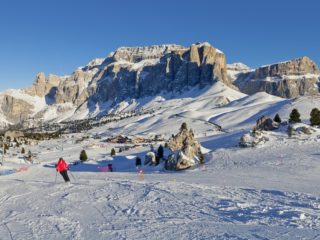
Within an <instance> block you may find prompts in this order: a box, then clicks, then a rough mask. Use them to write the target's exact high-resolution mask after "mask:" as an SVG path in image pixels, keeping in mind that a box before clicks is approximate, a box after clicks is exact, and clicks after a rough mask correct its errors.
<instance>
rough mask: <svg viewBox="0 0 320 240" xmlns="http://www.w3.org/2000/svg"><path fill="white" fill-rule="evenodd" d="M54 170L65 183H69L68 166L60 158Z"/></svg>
mask: <svg viewBox="0 0 320 240" xmlns="http://www.w3.org/2000/svg"><path fill="white" fill-rule="evenodd" d="M56 170H57V172H59V173H60V174H61V176H62V177H63V179H64V181H65V182H70V178H69V176H68V170H69V165H68V163H66V161H65V160H63V158H60V159H59V161H58V163H57V164H56Z"/></svg>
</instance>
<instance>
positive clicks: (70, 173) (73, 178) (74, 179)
mask: <svg viewBox="0 0 320 240" xmlns="http://www.w3.org/2000/svg"><path fill="white" fill-rule="evenodd" d="M69 173H70V175H71V177H72V178H73V180H74V181H75V182H76V181H77V180H76V178H75V177H74V176H73V174H72V173H71V171H69Z"/></svg>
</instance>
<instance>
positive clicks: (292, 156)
mask: <svg viewBox="0 0 320 240" xmlns="http://www.w3.org/2000/svg"><path fill="white" fill-rule="evenodd" d="M319 103H320V99H319V98H318V97H313V98H311V97H301V98H298V99H293V100H287V99H281V98H278V97H274V96H271V95H268V94H266V93H257V94H255V95H252V96H247V95H244V94H242V93H239V92H237V91H235V90H232V89H230V88H227V87H225V86H224V85H223V84H220V83H218V84H216V85H214V86H213V87H212V88H210V89H205V90H202V91H195V90H190V91H189V92H187V93H185V94H183V95H179V97H175V96H172V95H170V96H169V95H168V96H167V95H163V96H158V97H154V98H145V99H139V100H137V101H131V102H127V103H123V104H122V107H123V108H125V109H129V110H130V109H136V108H137V107H140V108H143V109H154V113H149V114H145V115H140V116H135V117H132V118H128V119H123V120H121V121H117V122H110V123H108V124H106V125H103V126H100V127H96V128H94V129H92V130H90V131H88V132H85V133H77V134H68V135H64V136H63V138H62V139H57V140H48V141H42V142H39V144H38V145H34V146H24V147H25V148H26V151H28V150H31V152H32V153H34V154H35V155H36V158H35V160H36V161H35V162H34V163H32V164H31V163H29V162H28V161H25V160H24V159H23V158H22V155H21V154H20V153H19V152H20V151H21V149H19V148H15V149H14V148H10V151H9V152H8V154H7V155H6V157H5V158H4V162H3V166H0V175H1V176H0V217H1V222H0V239H15V240H16V239H23V240H25V239H48V240H49V239H319V238H320V190H319V182H320V174H319V171H320V164H319V162H320V161H319V156H320V150H319V141H320V129H318V128H314V131H313V132H312V134H311V135H306V134H302V133H298V132H297V133H296V134H295V135H293V136H292V137H291V138H289V137H288V136H287V134H286V130H285V126H284V127H282V128H280V129H279V130H276V131H274V132H265V133H264V134H266V136H267V137H268V138H269V139H270V140H269V141H268V142H266V143H265V144H263V145H261V146H259V147H256V148H239V147H238V143H239V139H240V137H241V136H242V135H243V134H245V133H248V132H249V131H250V129H252V127H253V126H254V124H255V121H256V120H257V119H258V118H259V117H260V116H261V115H267V116H271V117H273V116H274V115H275V114H276V113H279V114H280V116H281V118H282V119H283V120H287V118H288V116H289V113H290V111H291V110H292V109H293V108H298V109H299V111H300V113H301V117H302V120H303V123H302V124H301V125H297V126H296V128H300V127H303V126H307V125H306V124H308V123H309V120H308V119H309V114H310V110H311V109H312V108H313V107H315V106H319ZM182 122H187V124H188V126H190V127H191V128H192V129H193V130H194V132H195V137H196V138H197V139H198V140H199V141H200V143H201V145H202V147H203V152H204V153H205V164H204V165H201V166H200V167H197V168H194V169H189V170H187V171H181V172H172V171H166V170H164V168H163V163H161V164H160V165H158V166H156V167H152V166H144V165H143V166H142V167H139V168H136V166H135V157H136V156H139V157H141V158H142V162H143V160H144V156H145V154H146V153H147V152H148V151H149V150H150V146H148V145H143V144H140V145H139V144H138V145H136V146H134V145H133V144H132V145H129V146H130V147H132V148H130V149H127V150H123V151H122V152H120V153H118V150H119V148H120V147H123V146H126V145H124V144H112V143H108V142H106V141H105V140H106V139H107V138H109V137H111V136H116V135H119V134H123V135H125V136H133V137H146V138H147V137H150V138H153V137H154V136H155V135H156V134H161V135H163V136H164V138H165V139H167V138H168V137H170V136H171V134H175V133H176V132H177V131H178V129H179V127H180V125H181V123H182ZM215 124H218V125H220V126H221V127H222V131H219V130H217V127H216V125H215ZM96 135H98V136H100V137H101V139H96V138H94V137H93V136H96ZM86 137H88V138H86ZM80 139H82V141H79V140H80ZM159 144H164V142H157V143H154V146H155V149H157V147H158V146H159ZM112 148H115V149H116V150H117V154H116V156H114V157H111V156H110V151H111V149H112ZM82 149H85V150H86V152H87V154H88V157H89V160H88V161H87V162H86V163H83V164H77V165H73V164H71V171H70V172H69V176H70V178H71V183H70V184H68V183H67V184H66V183H64V182H63V180H62V177H61V176H60V175H59V174H58V175H56V171H55V168H54V164H55V163H56V162H57V160H58V158H59V157H64V158H65V160H66V161H68V162H69V163H73V162H75V161H77V160H78V159H79V153H80V151H81V150H82ZM110 163H111V164H112V165H113V169H114V171H113V172H109V171H108V168H107V166H108V164H110Z"/></svg>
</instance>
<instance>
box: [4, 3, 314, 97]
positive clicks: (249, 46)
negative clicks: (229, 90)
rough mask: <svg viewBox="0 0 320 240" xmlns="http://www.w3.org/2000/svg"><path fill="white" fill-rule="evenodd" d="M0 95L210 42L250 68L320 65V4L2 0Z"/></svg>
mask: <svg viewBox="0 0 320 240" xmlns="http://www.w3.org/2000/svg"><path fill="white" fill-rule="evenodd" d="M0 3H1V4H0V31H1V34H0V82H1V84H0V90H1V91H2V90H4V89H7V88H22V87H26V86H29V85H31V84H32V82H33V80H34V78H35V75H36V74H37V73H38V72H40V71H43V72H45V73H46V74H49V73H55V74H58V75H66V74H70V73H72V72H73V71H74V70H75V69H76V68H77V67H78V66H82V65H85V64H86V63H87V62H89V61H90V60H91V59H93V58H97V57H105V56H106V55H107V54H108V53H109V52H111V51H114V50H115V49H116V48H118V47H120V46H143V45H151V44H164V43H176V44H181V45H185V46H188V45H190V44H191V43H194V42H203V41H208V42H210V43H211V44H212V45H213V46H215V47H217V48H219V49H221V50H222V51H224V52H225V54H226V57H227V62H228V63H232V62H239V61H241V62H244V63H245V64H247V65H249V66H251V67H257V66H260V65H263V64H268V63H274V62H279V61H284V60H287V59H292V58H296V57H300V56H304V55H306V56H309V57H310V58H311V59H313V60H314V61H316V63H317V64H319V63H320V12H319V11H320V10H319V9H320V1H319V0H268V1H266V0H265V1H263V0H217V1H215V0H158V1H156V0H86V1H83V0H1V2H0Z"/></svg>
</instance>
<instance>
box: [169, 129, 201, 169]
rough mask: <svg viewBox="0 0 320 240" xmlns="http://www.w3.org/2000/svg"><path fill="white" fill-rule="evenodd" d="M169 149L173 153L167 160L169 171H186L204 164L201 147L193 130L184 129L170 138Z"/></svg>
mask: <svg viewBox="0 0 320 240" xmlns="http://www.w3.org/2000/svg"><path fill="white" fill-rule="evenodd" d="M168 148H169V149H170V150H171V151H172V152H173V153H172V154H171V155H170V156H169V157H168V159H167V160H166V164H165V167H166V169H168V170H184V169H187V168H190V167H193V166H195V165H197V164H201V163H204V156H203V154H202V152H201V146H200V144H199V143H198V141H197V140H196V139H195V138H194V134H193V131H192V130H191V129H190V130H188V129H182V130H180V132H179V133H178V134H176V135H175V136H173V137H172V138H170V139H169V142H168Z"/></svg>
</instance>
